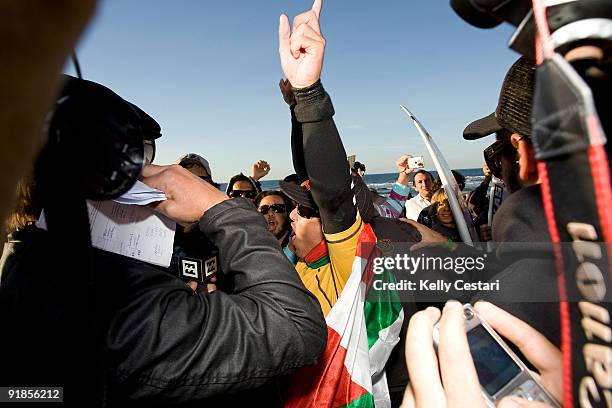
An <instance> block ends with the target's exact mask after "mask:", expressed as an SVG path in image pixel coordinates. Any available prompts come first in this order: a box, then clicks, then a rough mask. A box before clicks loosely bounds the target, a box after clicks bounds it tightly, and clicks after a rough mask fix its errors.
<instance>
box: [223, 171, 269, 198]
mask: <svg viewBox="0 0 612 408" xmlns="http://www.w3.org/2000/svg"><path fill="white" fill-rule="evenodd" d="M237 181H246V182H248V183H249V184H250V185H251V186H252V187H253V190H254V191H256V192H257V193H260V192H261V184H260V183H259V181H256V180H254V179H252V178H250V177H248V176H245V175H244V174H242V173H239V174H236V175H235V176H234V177H232V178H231V179H230V181H229V183H227V188H226V191H225V194H229V193H230V191H232V189H233V188H234V184H235V183H236V182H237Z"/></svg>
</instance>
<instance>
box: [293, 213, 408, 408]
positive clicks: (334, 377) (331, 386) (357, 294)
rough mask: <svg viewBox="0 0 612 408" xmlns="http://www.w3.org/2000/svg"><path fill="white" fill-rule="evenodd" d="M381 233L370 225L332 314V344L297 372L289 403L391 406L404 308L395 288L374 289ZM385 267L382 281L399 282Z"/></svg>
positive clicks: (329, 326) (329, 330)
mask: <svg viewBox="0 0 612 408" xmlns="http://www.w3.org/2000/svg"><path fill="white" fill-rule="evenodd" d="M380 255H381V254H380V251H379V250H378V249H377V248H376V236H375V235H374V231H373V230H372V228H371V227H370V225H367V224H366V226H365V227H364V229H363V231H362V233H361V235H360V238H359V242H358V243H357V251H356V254H355V260H354V261H353V268H352V271H351V275H350V277H349V280H348V281H347V283H346V286H345V287H344V289H343V291H342V293H341V294H340V297H339V298H338V301H337V302H336V304H335V305H334V307H333V308H332V309H331V311H330V312H329V314H328V315H327V318H326V319H325V320H326V322H327V346H326V349H325V352H324V354H323V355H322V356H321V358H320V359H319V362H318V363H317V364H316V365H314V366H310V367H305V368H303V369H302V370H300V371H299V372H298V373H296V374H295V375H294V376H293V377H292V378H291V382H290V386H289V391H288V394H287V398H286V400H285V407H287V408H303V407H317V408H318V407H333V408H336V407H351V408H353V407H363V408H369V407H377V408H380V407H389V406H390V400H389V391H388V388H387V380H386V377H385V373H384V367H385V364H386V362H387V360H388V358H389V355H390V354H391V351H392V350H393V348H394V347H395V345H396V344H397V342H398V341H399V334H400V331H401V327H402V321H403V318H404V312H403V310H402V306H401V303H400V302H399V297H398V295H397V292H395V291H382V290H371V289H372V280H373V278H374V276H375V275H374V273H373V269H372V260H373V259H374V258H375V257H378V256H380ZM394 279H395V278H394V276H393V274H392V273H391V272H389V271H386V270H385V271H384V272H382V274H380V275H378V276H377V280H381V281H383V282H393V281H394Z"/></svg>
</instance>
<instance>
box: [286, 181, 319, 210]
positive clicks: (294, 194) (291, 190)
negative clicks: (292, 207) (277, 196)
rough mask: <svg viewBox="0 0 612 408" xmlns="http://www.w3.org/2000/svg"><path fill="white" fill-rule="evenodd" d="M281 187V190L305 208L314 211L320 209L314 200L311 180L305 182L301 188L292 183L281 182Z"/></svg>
mask: <svg viewBox="0 0 612 408" xmlns="http://www.w3.org/2000/svg"><path fill="white" fill-rule="evenodd" d="M279 186H280V190H281V191H282V192H283V193H285V194H286V195H287V197H289V198H290V199H292V200H293V201H295V202H296V203H298V204H300V205H303V206H304V207H308V208H311V209H313V210H318V209H319V208H318V207H317V204H316V203H315V201H314V199H313V198H312V193H311V192H310V181H309V180H306V181H304V182H303V183H302V184H301V185H299V186H298V185H297V184H294V183H291V182H287V181H280V182H279Z"/></svg>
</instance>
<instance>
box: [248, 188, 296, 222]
mask: <svg viewBox="0 0 612 408" xmlns="http://www.w3.org/2000/svg"><path fill="white" fill-rule="evenodd" d="M268 196H278V197H280V198H282V199H283V201H284V202H285V207H287V217H288V216H289V213H290V212H291V211H292V210H293V201H291V199H290V198H289V197H287V195H286V194H285V193H283V192H282V191H278V190H267V191H262V192H261V193H259V194H257V197H255V199H254V200H253V203H254V204H255V207H259V203H261V200H263V199H264V198H265V197H268Z"/></svg>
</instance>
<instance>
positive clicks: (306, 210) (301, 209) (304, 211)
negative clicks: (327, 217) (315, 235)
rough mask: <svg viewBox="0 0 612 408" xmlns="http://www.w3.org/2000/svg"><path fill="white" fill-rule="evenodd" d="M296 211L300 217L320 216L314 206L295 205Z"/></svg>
mask: <svg viewBox="0 0 612 408" xmlns="http://www.w3.org/2000/svg"><path fill="white" fill-rule="evenodd" d="M296 208H297V213H298V215H299V216H300V217H302V218H312V217H315V218H321V215H320V214H319V210H315V209H314V208H310V207H306V206H304V205H302V204H298V205H297V207H296Z"/></svg>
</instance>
